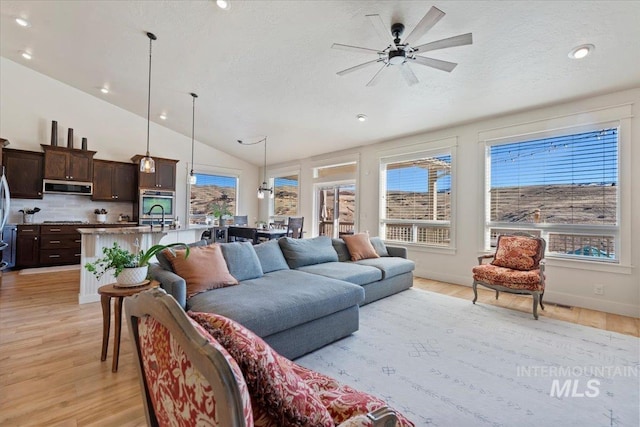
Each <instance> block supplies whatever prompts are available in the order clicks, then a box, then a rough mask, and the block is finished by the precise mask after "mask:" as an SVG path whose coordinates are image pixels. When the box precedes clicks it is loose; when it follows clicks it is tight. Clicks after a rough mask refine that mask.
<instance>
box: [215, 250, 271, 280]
mask: <svg viewBox="0 0 640 427" xmlns="http://www.w3.org/2000/svg"><path fill="white" fill-rule="evenodd" d="M220 247H221V249H222V256H224V260H225V261H226V262H227V267H228V268H229V273H231V275H232V276H233V277H235V278H236V279H237V280H238V282H241V281H243V280H249V279H257V278H258V277H262V266H260V260H259V259H258V255H256V251H254V250H253V245H252V244H251V242H233V243H222V244H221V245H220Z"/></svg>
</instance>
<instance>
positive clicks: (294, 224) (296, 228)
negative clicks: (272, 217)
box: [287, 216, 304, 239]
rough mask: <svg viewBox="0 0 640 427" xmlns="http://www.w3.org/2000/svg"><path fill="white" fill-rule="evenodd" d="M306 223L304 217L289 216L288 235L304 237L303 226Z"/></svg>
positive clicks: (298, 237) (297, 237) (296, 237)
mask: <svg viewBox="0 0 640 427" xmlns="http://www.w3.org/2000/svg"><path fill="white" fill-rule="evenodd" d="M303 225H304V217H303V216H301V217H292V216H290V217H289V220H288V221H287V236H289V237H291V238H294V239H302V233H303V231H302V227H303Z"/></svg>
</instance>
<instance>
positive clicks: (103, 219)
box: [96, 214, 107, 223]
mask: <svg viewBox="0 0 640 427" xmlns="http://www.w3.org/2000/svg"><path fill="white" fill-rule="evenodd" d="M96 221H97V222H102V223H105V222H107V214H96Z"/></svg>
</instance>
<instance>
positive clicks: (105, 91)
mask: <svg viewBox="0 0 640 427" xmlns="http://www.w3.org/2000/svg"><path fill="white" fill-rule="evenodd" d="M100 92H102V93H104V94H105V95H106V94H107V93H109V88H108V87H106V86H105V87H103V88H102V89H100Z"/></svg>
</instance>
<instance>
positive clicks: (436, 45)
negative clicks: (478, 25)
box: [413, 33, 473, 53]
mask: <svg viewBox="0 0 640 427" xmlns="http://www.w3.org/2000/svg"><path fill="white" fill-rule="evenodd" d="M472 43H473V37H472V35H471V33H467V34H460V35H459V36H453V37H449V38H447V39H442V40H438V41H435V42H431V43H425V44H421V45H420V46H416V47H414V48H413V50H415V51H418V53H422V52H429V51H431V50H438V49H445V48H448V47H455V46H465V45H468V44H472Z"/></svg>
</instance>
